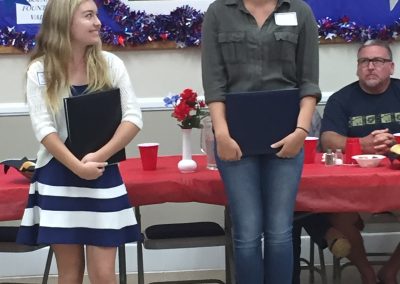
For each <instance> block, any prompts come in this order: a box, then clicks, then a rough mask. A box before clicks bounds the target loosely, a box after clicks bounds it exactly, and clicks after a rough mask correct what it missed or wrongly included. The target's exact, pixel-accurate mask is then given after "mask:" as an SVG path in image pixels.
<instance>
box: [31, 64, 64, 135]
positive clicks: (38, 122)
mask: <svg viewBox="0 0 400 284" xmlns="http://www.w3.org/2000/svg"><path fill="white" fill-rule="evenodd" d="M41 77H42V78H43V77H44V76H43V65H42V63H41V62H39V61H37V62H34V63H32V64H31V65H30V67H29V69H28V72H27V83H26V96H27V103H28V107H29V115H30V118H31V123H32V128H33V132H34V134H35V136H36V139H37V140H38V141H39V142H41V141H42V140H43V138H44V137H46V136H47V135H49V134H50V133H53V132H57V127H56V122H55V117H54V114H53V112H52V111H51V110H50V109H49V107H47V104H46V100H45V97H44V94H45V89H46V85H45V83H44V82H42V79H40V78H41Z"/></svg>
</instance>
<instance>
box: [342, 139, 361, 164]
mask: <svg viewBox="0 0 400 284" xmlns="http://www.w3.org/2000/svg"><path fill="white" fill-rule="evenodd" d="M345 154H346V155H345V163H346V164H355V163H356V161H355V160H354V159H353V158H352V157H353V156H355V155H361V154H362V150H361V145H360V139H359V138H357V137H348V138H347V140H346V148H345Z"/></svg>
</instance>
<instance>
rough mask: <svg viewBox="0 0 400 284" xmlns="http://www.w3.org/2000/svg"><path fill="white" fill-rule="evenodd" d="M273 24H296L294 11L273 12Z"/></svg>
mask: <svg viewBox="0 0 400 284" xmlns="http://www.w3.org/2000/svg"><path fill="white" fill-rule="evenodd" d="M274 17H275V24H276V25H278V26H297V14H296V12H287V13H275V14H274Z"/></svg>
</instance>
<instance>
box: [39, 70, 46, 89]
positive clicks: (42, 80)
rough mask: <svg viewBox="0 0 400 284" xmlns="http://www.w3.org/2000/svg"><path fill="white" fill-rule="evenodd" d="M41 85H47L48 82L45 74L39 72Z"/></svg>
mask: <svg viewBox="0 0 400 284" xmlns="http://www.w3.org/2000/svg"><path fill="white" fill-rule="evenodd" d="M37 77H38V82H39V85H42V86H43V85H46V80H45V78H44V72H37Z"/></svg>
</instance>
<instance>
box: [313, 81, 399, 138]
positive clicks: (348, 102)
mask: <svg viewBox="0 0 400 284" xmlns="http://www.w3.org/2000/svg"><path fill="white" fill-rule="evenodd" d="M385 128H389V132H390V133H396V132H400V80H398V79H391V83H390V86H389V88H388V89H387V90H386V91H385V92H384V93H382V94H374V95H371V94H368V93H366V92H364V91H363V90H362V89H361V87H360V85H359V83H358V81H357V82H354V83H352V84H350V85H347V86H346V87H344V88H343V89H341V90H339V91H338V92H336V93H334V94H333V95H332V96H330V97H329V99H328V102H327V104H326V106H325V110H324V115H323V119H322V126H321V133H322V132H324V131H334V132H336V133H338V134H341V135H343V136H346V137H364V136H367V135H369V134H370V133H371V132H372V131H373V130H376V129H385Z"/></svg>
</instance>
